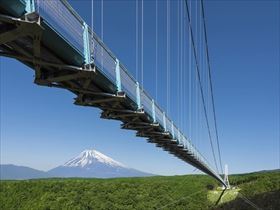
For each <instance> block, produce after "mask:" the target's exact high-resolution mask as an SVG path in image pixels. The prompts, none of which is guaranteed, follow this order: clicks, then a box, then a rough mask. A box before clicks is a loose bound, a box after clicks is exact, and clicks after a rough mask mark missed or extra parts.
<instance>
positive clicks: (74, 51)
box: [0, 0, 228, 187]
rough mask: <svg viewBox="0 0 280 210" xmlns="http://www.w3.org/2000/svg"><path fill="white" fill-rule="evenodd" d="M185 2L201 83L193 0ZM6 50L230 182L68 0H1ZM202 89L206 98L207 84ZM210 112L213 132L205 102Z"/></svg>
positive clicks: (44, 77)
mask: <svg viewBox="0 0 280 210" xmlns="http://www.w3.org/2000/svg"><path fill="white" fill-rule="evenodd" d="M182 2H184V4H183V5H184V7H185V9H186V12H187V18H188V20H189V26H188V29H189V30H190V35H191V36H190V38H191V39H190V41H191V42H190V43H191V44H192V46H193V50H194V52H193V54H194V58H195V66H196V69H197V73H198V75H197V76H198V81H199V83H201V78H200V74H199V65H198V61H197V59H196V56H197V52H196V49H195V45H194V40H193V36H194V35H193V31H192V27H191V21H190V14H189V12H190V11H189V8H188V2H187V1H182ZM201 3H202V1H201ZM202 6H203V4H202ZM202 9H203V8H202ZM203 15H204V13H203ZM204 27H205V25H204ZM204 32H205V34H204V35H205V39H206V37H207V35H206V30H204ZM206 43H207V40H206ZM0 55H1V56H5V57H9V58H14V59H17V60H18V61H20V62H22V63H23V64H25V65H27V66H29V67H30V68H31V69H33V70H34V71H35V80H34V82H35V83H36V84H38V85H42V86H48V87H56V88H62V89H67V90H69V91H71V92H72V93H74V94H75V95H76V98H75V102H74V103H75V104H76V105H81V106H90V107H97V108H99V109H101V110H102V112H101V118H104V119H113V120H119V121H121V122H122V124H121V128H122V129H128V130H135V131H136V135H137V136H139V137H144V138H146V139H147V141H148V142H149V143H154V144H155V145H156V146H157V147H161V148H163V149H164V150H166V151H168V152H169V153H171V154H173V155H174V156H176V157H178V158H180V159H182V160H183V161H185V162H187V163H189V164H191V165H192V166H194V167H195V168H197V169H199V170H201V171H202V172H204V173H206V174H208V175H210V176H212V177H213V178H215V179H216V180H217V181H218V182H220V183H221V184H222V185H224V186H225V187H226V186H227V184H228V180H226V179H225V180H224V179H223V178H222V177H221V175H220V174H219V172H218V170H217V167H216V169H214V168H212V166H211V165H210V163H209V161H208V160H207V159H206V158H205V157H204V156H203V155H202V154H201V153H200V152H199V151H198V149H197V148H196V147H195V146H194V144H193V143H192V142H191V141H190V139H189V138H187V137H186V135H185V134H184V133H183V132H182V131H181V130H180V129H179V127H178V126H176V125H175V123H174V122H173V121H172V119H170V117H169V116H168V114H166V113H168V112H165V111H164V110H163V109H162V108H161V107H160V105H159V104H158V102H157V101H156V100H154V99H153V98H152V97H151V96H150V95H149V94H148V93H147V92H146V91H145V89H144V88H143V84H142V85H140V84H139V82H138V81H137V80H136V79H134V78H133V76H131V74H130V73H129V71H128V70H127V69H126V67H125V66H124V65H123V64H122V62H121V61H120V60H119V59H118V58H117V57H116V56H115V55H114V54H113V53H112V52H111V51H110V49H109V48H108V47H107V46H106V45H105V44H104V43H103V41H102V40H101V39H100V38H99V37H98V36H97V34H96V33H95V32H94V31H93V30H92V27H90V26H89V25H88V24H87V23H86V22H85V21H84V20H83V19H82V18H81V17H80V16H79V15H78V13H77V12H76V11H75V10H74V9H73V8H72V7H71V5H70V4H69V3H68V2H67V1H66V0H55V1H48V0H9V1H7V0H0ZM207 56H208V49H207ZM208 59H209V56H208ZM209 68H210V66H209ZM209 70H210V69H209ZM209 73H210V72H209ZM210 76H211V75H210ZM200 85H201V84H200ZM211 88H212V84H211ZM200 92H201V95H202V101H203V102H204V100H205V99H204V93H203V89H202V87H201V86H200ZM212 97H213V95H212ZM212 100H213V98H212ZM214 111H215V110H214ZM204 114H205V117H206V121H207V127H208V131H209V132H210V130H209V122H208V116H207V113H206V109H205V106H204ZM214 117H215V115H214ZM215 123H216V119H215ZM216 134H217V128H216ZM210 137H211V136H210ZM210 140H211V139H210ZM211 146H212V147H213V145H212V140H211ZM218 146H219V145H218ZM212 149H213V148H212ZM215 161H216V160H215Z"/></svg>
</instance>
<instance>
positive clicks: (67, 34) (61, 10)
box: [35, 0, 84, 53]
mask: <svg viewBox="0 0 280 210" xmlns="http://www.w3.org/2000/svg"><path fill="white" fill-rule="evenodd" d="M35 10H36V11H37V12H38V13H39V14H40V16H42V17H43V18H44V20H45V21H46V22H47V23H48V24H49V26H50V27H51V28H53V29H55V30H56V32H58V33H59V34H60V35H61V36H62V37H64V38H65V40H66V41H67V42H68V43H69V44H70V45H72V46H73V47H74V48H75V49H76V50H78V51H79V52H80V53H83V50H84V42H83V31H84V30H83V20H82V18H80V16H79V15H77V13H76V12H75V11H74V10H73V9H72V8H71V6H70V5H69V3H68V2H67V1H64V0H59V1H50V0H35Z"/></svg>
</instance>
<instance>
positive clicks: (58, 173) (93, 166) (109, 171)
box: [48, 150, 153, 178]
mask: <svg viewBox="0 0 280 210" xmlns="http://www.w3.org/2000/svg"><path fill="white" fill-rule="evenodd" d="M48 174H49V175H50V176H51V177H96V178H113V177H140V176H153V174H148V173H145V172H141V171H138V170H136V169H133V168H129V167H127V166H125V165H124V164H122V163H119V162H117V161H115V160H113V159H112V158H110V157H108V156H106V155H104V154H102V153H101V152H98V151H96V150H84V151H83V152H81V153H80V154H79V155H78V156H76V157H74V158H72V159H71V160H69V161H67V162H66V163H64V164H63V165H61V166H58V167H56V168H54V169H51V170H49V171H48Z"/></svg>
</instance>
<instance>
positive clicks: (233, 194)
mask: <svg viewBox="0 0 280 210" xmlns="http://www.w3.org/2000/svg"><path fill="white" fill-rule="evenodd" d="M239 191H240V189H239V188H232V189H228V190H226V191H225V192H224V194H223V195H222V193H223V190H222V188H217V189H215V190H210V191H209V192H208V196H207V198H208V200H209V201H210V202H211V203H212V204H214V205H215V204H216V202H217V200H219V198H220V196H221V195H222V197H221V200H220V201H219V204H223V203H227V202H230V201H233V200H235V199H236V198H237V196H238V193H239Z"/></svg>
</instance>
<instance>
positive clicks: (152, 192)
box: [0, 172, 280, 210]
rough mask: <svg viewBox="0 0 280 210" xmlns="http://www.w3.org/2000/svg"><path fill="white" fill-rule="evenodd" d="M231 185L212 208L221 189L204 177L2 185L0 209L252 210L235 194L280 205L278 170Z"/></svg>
mask: <svg viewBox="0 0 280 210" xmlns="http://www.w3.org/2000/svg"><path fill="white" fill-rule="evenodd" d="M230 181H231V183H232V185H234V186H238V189H235V190H230V191H227V192H226V194H225V195H224V196H223V198H222V200H221V203H220V205H219V206H216V207H214V203H215V202H216V200H217V199H218V197H219V194H220V193H221V189H218V188H217V187H218V184H217V183H216V182H215V181H214V180H213V179H211V178H210V177H208V176H204V175H188V176H173V177H160V176H158V177H146V178H118V179H78V178H77V179H40V180H25V181H1V182H0V209H4V210H9V209H17V210H21V209H26V210H32V209H36V210H40V209H45V210H46V209H71V210H72V209H74V210H75V209H81V210H82V209H110V210H111V209H143V210H144V209H145V210H146V209H178V210H179V209H188V210H192V209H193V210H195V209H203V210H204V209H205V210H206V209H250V206H249V205H248V204H247V203H245V202H244V201H243V200H241V199H240V197H239V196H238V192H241V193H242V194H243V195H244V196H246V197H248V198H249V199H250V200H252V201H253V202H254V203H256V204H257V205H258V206H259V207H261V208H267V209H277V207H279V206H280V204H279V197H278V199H277V196H279V192H280V187H279V183H280V176H279V172H276V173H274V172H273V173H254V174H247V175H236V176H231V177H230ZM211 187H214V188H213V189H216V190H209V189H210V188H211Z"/></svg>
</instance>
